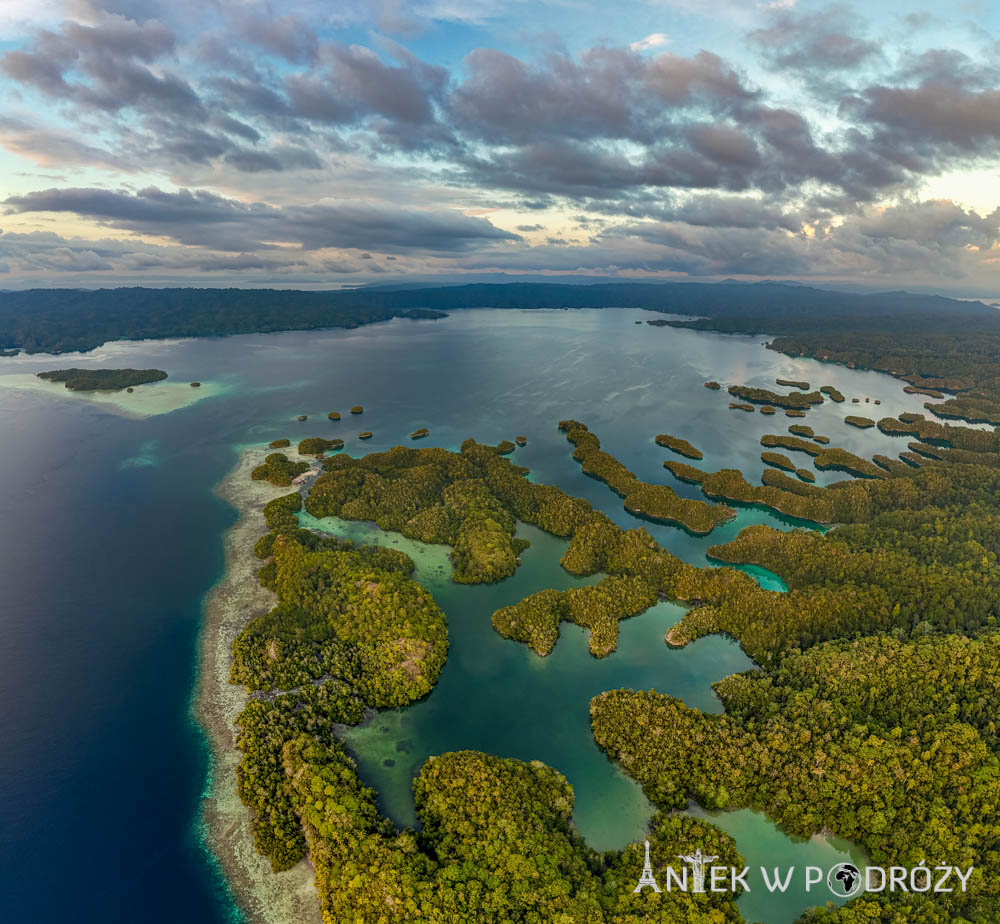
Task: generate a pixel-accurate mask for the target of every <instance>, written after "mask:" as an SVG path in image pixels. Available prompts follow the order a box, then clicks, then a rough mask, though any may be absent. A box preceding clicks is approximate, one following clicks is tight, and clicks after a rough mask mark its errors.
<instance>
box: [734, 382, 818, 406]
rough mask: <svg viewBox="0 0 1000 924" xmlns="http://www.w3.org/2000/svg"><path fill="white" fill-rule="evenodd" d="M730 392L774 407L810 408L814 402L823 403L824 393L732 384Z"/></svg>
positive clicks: (737, 396)
mask: <svg viewBox="0 0 1000 924" xmlns="http://www.w3.org/2000/svg"><path fill="white" fill-rule="evenodd" d="M729 394H731V395H732V396H733V397H734V398H739V399H740V400H741V401H750V402H752V403H753V404H767V405H771V406H774V407H781V408H793V409H797V410H808V409H809V408H810V407H811V406H812V405H814V404H822V403H823V395H822V394H821V393H820V392H818V391H810V392H805V393H803V392H801V391H792V392H788V394H780V393H778V392H774V391H769V390H768V389H766V388H752V387H750V386H748V385H730V386H729Z"/></svg>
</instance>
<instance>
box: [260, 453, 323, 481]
mask: <svg viewBox="0 0 1000 924" xmlns="http://www.w3.org/2000/svg"><path fill="white" fill-rule="evenodd" d="M308 470H309V463H308V462H292V461H291V460H290V459H289V458H288V456H286V455H285V454H284V453H283V452H272V453H271V454H270V455H269V456H267V458H266V459H264V461H263V463H262V464H260V465H258V466H257V467H256V468H255V469H254V470H253V471H252V472H251V473H250V477H251V478H253V480H254V481H268V482H270V483H271V484H273V485H276V486H277V487H279V488H287V487H288V486H289V485H290V484H291V483H292V479H293V478H297V477H298V476H299V475H301V474H302V473H303V472H307V471H308Z"/></svg>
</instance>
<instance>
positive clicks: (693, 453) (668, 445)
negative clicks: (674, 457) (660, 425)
mask: <svg viewBox="0 0 1000 924" xmlns="http://www.w3.org/2000/svg"><path fill="white" fill-rule="evenodd" d="M654 442H655V443H656V445H657V446H662V447H663V448H664V449H669V450H670V451H671V452H676V453H677V454H678V455H682V456H686V457H687V458H688V459H695V460H697V459H701V458H704V456H703V454H702V451H701V450H700V449H697V448H695V447H694V446H692V445H691V444H690V443H689V442H688V441H687V440H682V439H681V438H680V437H677V436H670V435H669V434H667V433H661V434H660V435H659V436H657V437H656V439H655V440H654Z"/></svg>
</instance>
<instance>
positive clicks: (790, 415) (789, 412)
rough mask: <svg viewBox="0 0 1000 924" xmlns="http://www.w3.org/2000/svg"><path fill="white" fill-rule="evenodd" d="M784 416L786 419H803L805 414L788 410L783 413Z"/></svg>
mask: <svg viewBox="0 0 1000 924" xmlns="http://www.w3.org/2000/svg"><path fill="white" fill-rule="evenodd" d="M785 416H786V417H805V416H806V412H805V411H798V410H796V409H795V408H789V409H788V410H787V411H785Z"/></svg>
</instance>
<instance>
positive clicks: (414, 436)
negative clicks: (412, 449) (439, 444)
mask: <svg viewBox="0 0 1000 924" xmlns="http://www.w3.org/2000/svg"><path fill="white" fill-rule="evenodd" d="M430 432H431V431H430V430H428V429H427V428H426V427H419V428H418V429H416V430H414V431H413V432H412V433H411V434H410V439H411V440H422V439H423V438H424V437H425V436H427V435H428V434H429V433H430Z"/></svg>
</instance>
